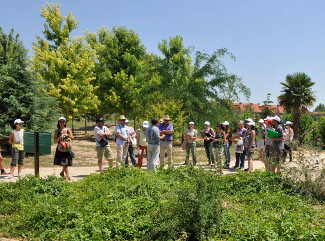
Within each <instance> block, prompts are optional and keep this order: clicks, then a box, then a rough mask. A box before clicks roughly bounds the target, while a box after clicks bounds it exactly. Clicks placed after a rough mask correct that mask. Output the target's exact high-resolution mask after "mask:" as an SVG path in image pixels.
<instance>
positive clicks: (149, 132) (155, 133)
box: [146, 125, 160, 145]
mask: <svg viewBox="0 0 325 241" xmlns="http://www.w3.org/2000/svg"><path fill="white" fill-rule="evenodd" d="M146 141H147V142H148V144H152V145H159V144H160V131H159V129H158V127H157V126H155V125H151V126H149V127H148V128H147V129H146Z"/></svg>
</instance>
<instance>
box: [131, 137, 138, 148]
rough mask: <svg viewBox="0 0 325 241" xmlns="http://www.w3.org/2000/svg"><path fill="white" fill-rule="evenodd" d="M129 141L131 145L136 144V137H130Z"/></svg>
mask: <svg viewBox="0 0 325 241" xmlns="http://www.w3.org/2000/svg"><path fill="white" fill-rule="evenodd" d="M131 143H132V146H137V138H136V137H133V138H131Z"/></svg>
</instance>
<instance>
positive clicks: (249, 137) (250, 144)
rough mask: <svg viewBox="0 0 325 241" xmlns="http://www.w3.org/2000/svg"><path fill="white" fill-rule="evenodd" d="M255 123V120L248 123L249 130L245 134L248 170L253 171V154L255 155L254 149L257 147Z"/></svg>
mask: <svg viewBox="0 0 325 241" xmlns="http://www.w3.org/2000/svg"><path fill="white" fill-rule="evenodd" d="M255 137H256V132H255V123H254V122H253V121H250V122H248V123H247V131H246V135H245V149H246V156H247V161H248V169H246V170H247V171H248V172H252V171H253V155H254V151H255V150H254V149H255Z"/></svg>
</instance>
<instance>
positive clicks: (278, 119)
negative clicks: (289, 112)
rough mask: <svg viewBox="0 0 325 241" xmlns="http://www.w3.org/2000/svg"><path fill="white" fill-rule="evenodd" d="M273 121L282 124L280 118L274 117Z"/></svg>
mask: <svg viewBox="0 0 325 241" xmlns="http://www.w3.org/2000/svg"><path fill="white" fill-rule="evenodd" d="M273 120H276V121H277V122H279V123H280V122H281V119H280V117H279V116H274V117H273Z"/></svg>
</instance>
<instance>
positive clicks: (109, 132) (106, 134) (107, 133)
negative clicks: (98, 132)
mask: <svg viewBox="0 0 325 241" xmlns="http://www.w3.org/2000/svg"><path fill="white" fill-rule="evenodd" d="M105 136H108V137H109V136H112V132H111V131H110V130H109V129H108V128H107V132H105Z"/></svg>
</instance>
